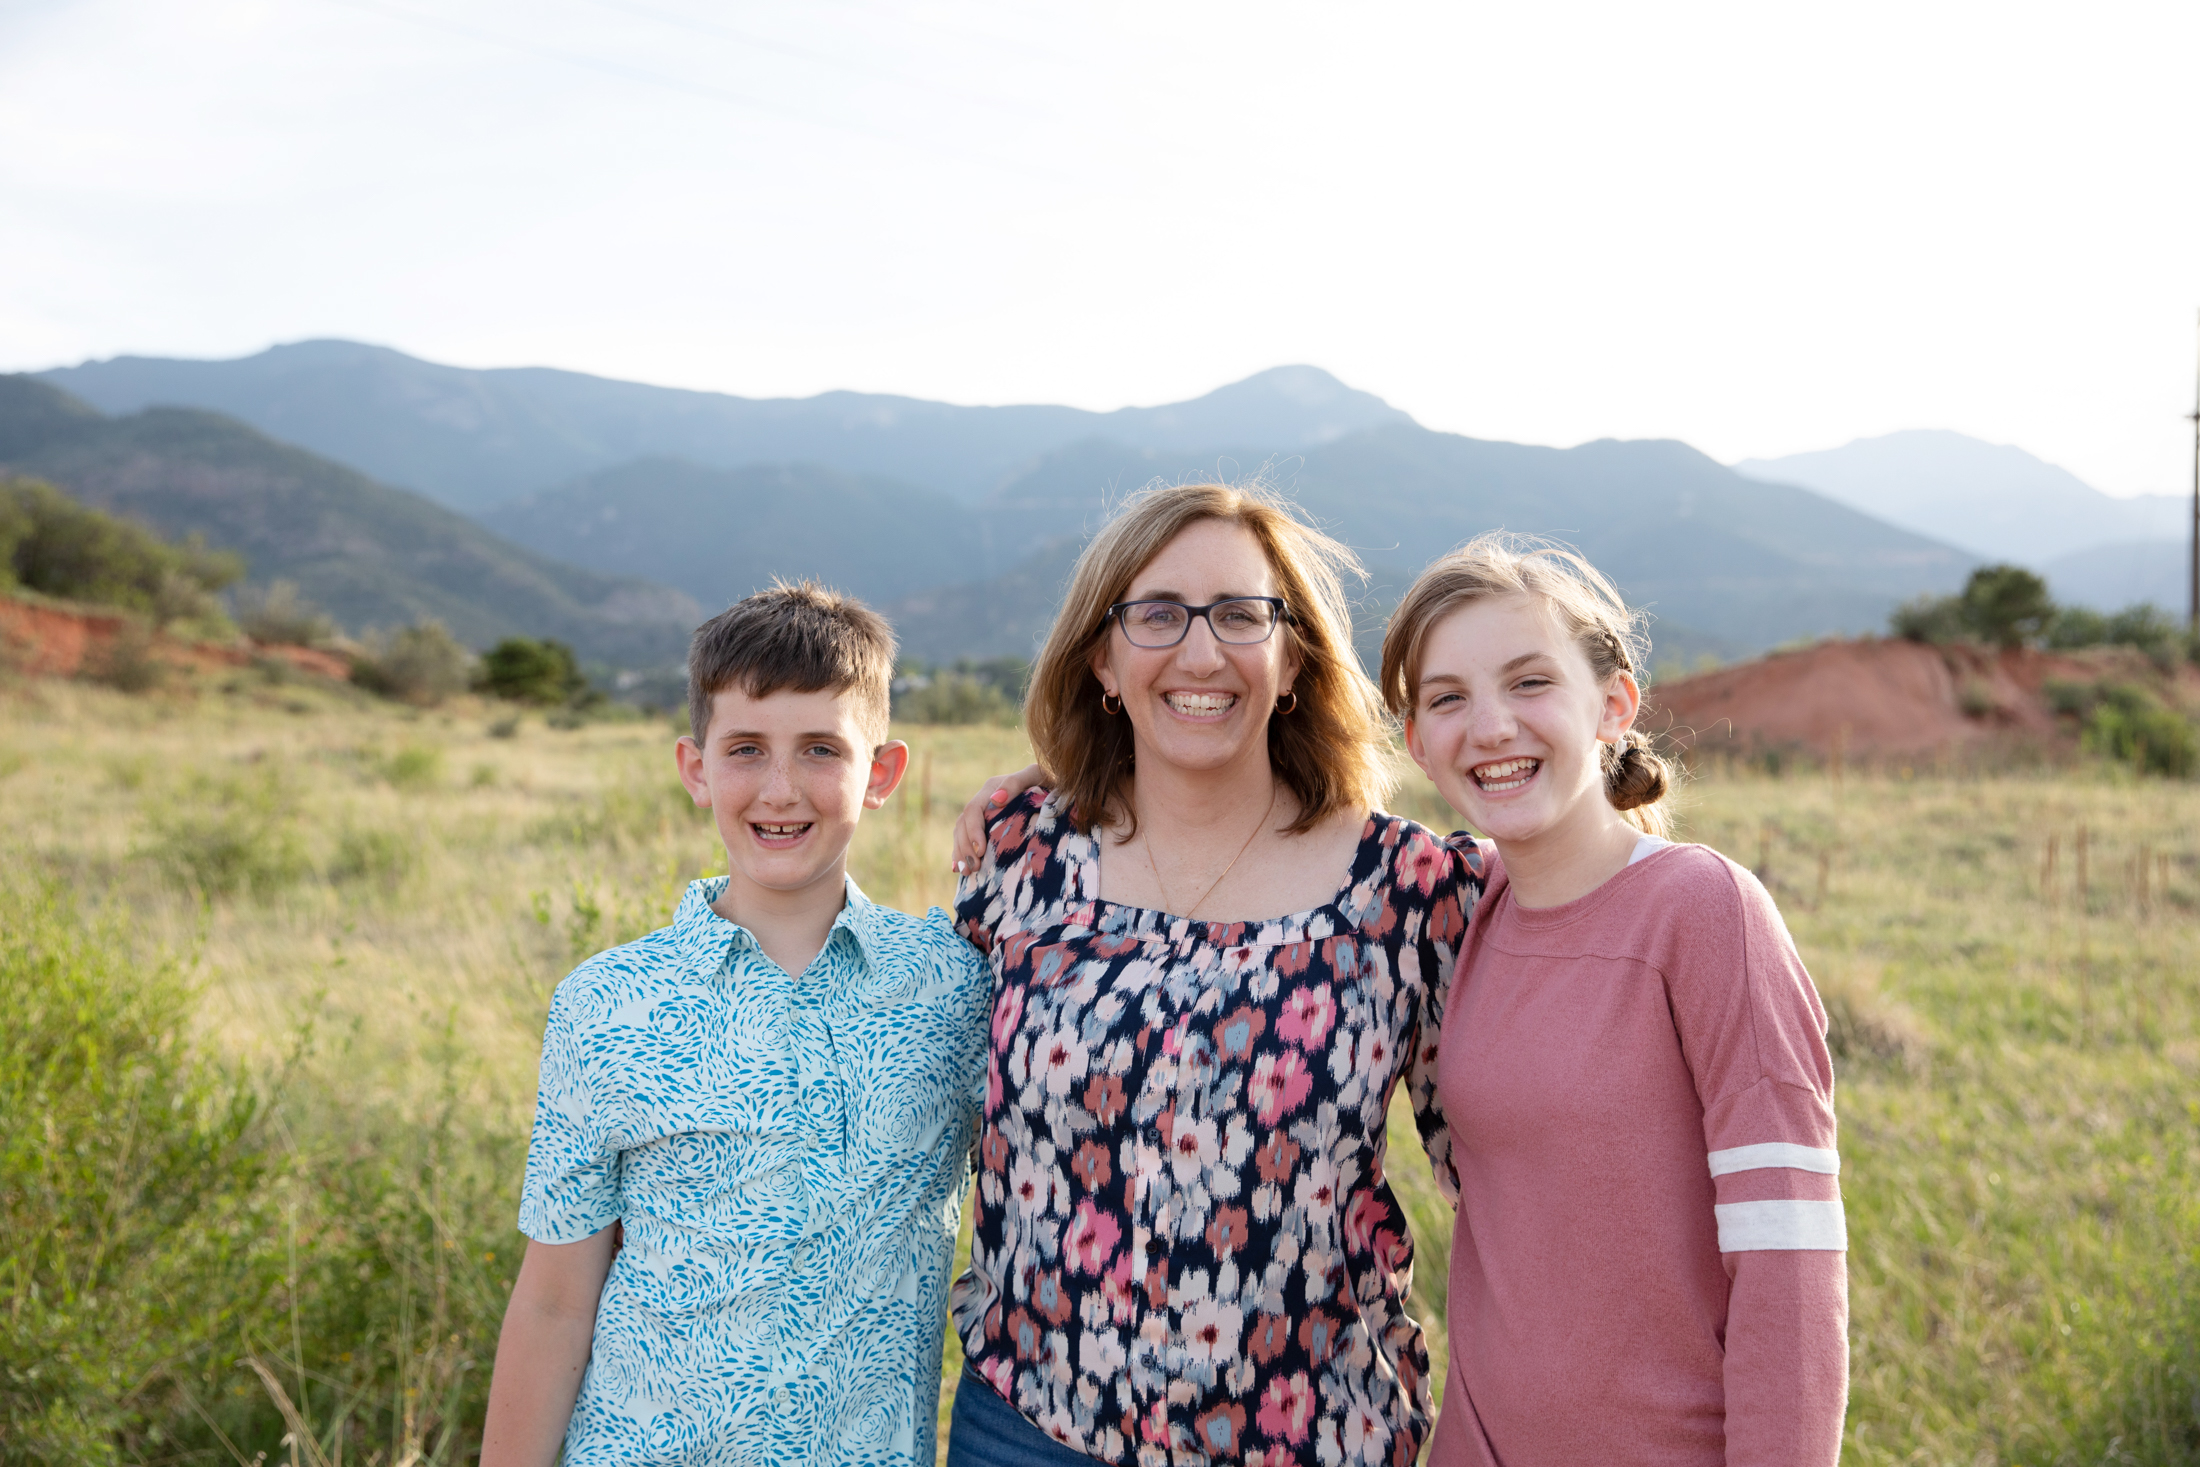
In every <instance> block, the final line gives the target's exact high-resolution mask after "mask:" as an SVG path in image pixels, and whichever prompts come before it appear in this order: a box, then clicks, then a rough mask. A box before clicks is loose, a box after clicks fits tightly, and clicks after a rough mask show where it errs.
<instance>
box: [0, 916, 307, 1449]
mask: <svg viewBox="0 0 2200 1467" xmlns="http://www.w3.org/2000/svg"><path fill="white" fill-rule="evenodd" d="M190 1007H191V993H190V990H189V988H188V987H187V985H186V984H185V983H184V981H183V978H182V975H181V974H180V972H179V971H178V970H177V968H176V967H175V965H174V964H173V963H165V962H157V963H151V964H147V963H143V962H139V961H135V960H133V959H131V958H130V957H128V956H126V955H125V948H124V945H123V943H122V941H121V934H120V933H119V932H118V931H117V930H115V929H114V928H112V927H111V926H109V925H107V924H104V923H99V922H88V921H86V920H85V919H84V917H83V916H82V915H81V914H80V913H78V912H76V911H74V910H73V909H72V908H71V906H70V904H69V902H68V900H67V898H66V897H65V895H64V894H62V893H61V892H60V891H59V890H57V889H56V888H54V887H51V886H34V887H30V888H28V889H26V888H23V887H18V886H13V885H11V886H8V887H6V888H5V889H0V1012H5V1013H6V1015H7V1022H6V1023H4V1024H0V1115H5V1116H7V1117H8V1118H9V1121H8V1124H7V1125H6V1126H5V1127H0V1293H4V1296H5V1303H4V1304H0V1460H4V1461H7V1462H11V1463H12V1462H70V1463H79V1462H84V1463H104V1462H118V1461H140V1460H147V1459H161V1458H167V1459H173V1456H174V1453H175V1449H176V1447H177V1446H178V1445H180V1444H181V1442H180V1439H181V1438H182V1437H185V1436H188V1435H192V1434H194V1433H195V1432H196V1431H197V1429H198V1426H199V1422H198V1419H197V1417H196V1414H195V1412H194V1411H193V1410H192V1409H191V1407H190V1406H189V1405H188V1402H189V1401H190V1400H197V1399H204V1398H208V1397H211V1396H212V1395H213V1393H214V1390H215V1389H218V1387H219V1385H222V1384H226V1383H227V1382H228V1380H229V1379H230V1370H231V1366H232V1364H233V1360H234V1354H235V1350H234V1346H235V1342H236V1339H237V1335H238V1329H239V1326H240V1324H241V1323H242V1321H243V1320H245V1319H246V1318H248V1317H249V1316H251V1315H252V1314H254V1313H255V1312H256V1311H258V1310H260V1309H262V1308H263V1307H264V1306H265V1302H266V1300H267V1299H268V1298H269V1297H270V1295H271V1293H272V1291H273V1289H274V1288H275V1286H276V1283H277V1279H278V1273H277V1267H278V1263H279V1259H280V1254H279V1251H278V1249H277V1246H276V1240H277V1233H278V1231H279V1230H278V1228H277V1225H276V1220H275V1218H274V1216H273V1214H272V1212H271V1210H270V1208H269V1207H268V1206H267V1202H266V1194H265V1190H264V1187H263V1182H264V1180H265V1177H266V1174H267V1166H266V1161H265V1158H264V1154H263V1152H262V1149H261V1147H260V1145H259V1138H258V1128H257V1126H256V1124H255V1119H256V1114H257V1108H256V1105H255V1102H254V1099H253V1096H252V1093H251V1091H250V1090H249V1088H248V1087H247V1086H246V1085H245V1084H244V1083H243V1081H242V1079H241V1078H240V1077H238V1076H236V1075H234V1074H232V1073H231V1072H229V1071H227V1070H225V1069H223V1068H222V1067H220V1066H217V1065H213V1064H209V1063H207V1062H205V1061H203V1060H201V1059H199V1058H197V1057H196V1056H194V1055H193V1054H192V1052H191V1050H190V1048H189V1046H188V1044H187V1043H186V1041H185V1040H184V1038H183V1036H184V1035H185V1034H187V1033H188V1032H189V1029H190V1024H189V1022H188V1021H189V1017H190ZM209 1382H215V1383H217V1384H216V1385H213V1386H210V1385H209Z"/></svg>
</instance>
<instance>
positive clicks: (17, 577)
mask: <svg viewBox="0 0 2200 1467" xmlns="http://www.w3.org/2000/svg"><path fill="white" fill-rule="evenodd" d="M0 505H4V506H5V508H4V509H0V546H4V548H5V549H6V552H7V564H6V574H7V577H8V579H10V580H12V581H13V582H14V583H15V584H17V585H21V586H24V587H27V588H28V589H30V590H33V591H39V592H42V593H44V594H45V595H48V596H60V597H65V598H67V599H68V600H71V601H90V602H96V603H98V604H100V605H104V606H119V607H122V608H124V609H126V610H130V611H141V612H145V613H147V614H149V615H150V616H152V617H153V619H154V621H155V623H156V624H158V625H161V626H166V625H167V624H168V623H169V622H172V621H178V620H207V621H218V620H219V618H220V607H219V605H218V604H217V603H216V602H215V601H214V598H213V593H214V592H216V591H218V590H220V589H221V588H222V587H224V586H227V585H229V584H230V583H232V582H234V581H236V580H237V579H238V578H239V577H241V576H242V575H243V574H244V561H243V560H242V559H241V558H239V557H238V556H236V555H234V554H230V553H227V552H222V551H213V550H209V549H207V547H206V544H205V542H204V541H203V540H201V539H199V537H197V536H196V535H194V536H192V537H191V538H189V539H188V540H186V541H184V542H183V543H182V544H181V545H174V544H170V543H169V542H168V541H165V540H163V539H161V538H160V536H158V535H156V534H154V533H153V532H152V531H151V530H148V529H145V528H144V527H142V526H140V525H134V524H131V523H130V522H129V521H127V520H121V519H117V518H115V517H114V516H113V515H110V514H102V513H101V512H100V511H98V510H96V509H91V508H88V507H87V506H84V505H80V504H78V503H76V502H75V501H74V500H71V499H70V498H69V497H68V496H67V495H65V494H63V493H62V492H61V491H60V490H58V489H56V488H54V487H53V486H52V485H51V484H45V483H41V482H39V481H38V480H36V479H12V480H9V481H7V482H6V483H0Z"/></svg>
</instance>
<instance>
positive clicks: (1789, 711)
mask: <svg viewBox="0 0 2200 1467" xmlns="http://www.w3.org/2000/svg"><path fill="white" fill-rule="evenodd" d="M2103 678H2119V679H2125V680H2128V681H2132V682H2142V683H2146V684H2149V685H2152V686H2156V687H2161V686H2163V685H2164V684H2165V683H2166V682H2167V681H2168V680H2167V679H2165V677H2164V676H2163V674H2162V673H2161V672H2159V671H2158V670H2156V669H2155V667H2154V666H2153V664H2151V663H2149V662H2148V661H2147V660H2146V658H2145V657H2143V656H2141V655H2140V654H2139V653H2137V652H2135V651H2132V650H2130V649H2128V648H2097V649H2088V650H2086V651H2083V652H2041V651H2035V650H2032V649H2030V648H2026V649H2022V650H2018V651H2013V652H1998V651H1991V650H1988V649H1985V648H1979V647H1927V646H1922V645H1920V644H1918V643H1916V642H1904V641H1894V640H1884V639H1879V638H1861V639H1859V640H1856V641H1833V642H1820V643H1818V644H1816V645H1815V646H1811V647H1805V648H1802V649H1800V650H1798V651H1793V652H1775V653H1773V654H1772V655H1771V656H1769V657H1763V658H1759V659H1758V660H1757V661H1755V662H1745V663H1741V664H1739V665H1737V666H1734V667H1722V668H1720V669H1718V670H1717V671H1715V672H1706V673H1699V674H1697V675H1696V676H1694V677H1688V678H1681V679H1678V680H1676V681H1673V682H1662V683H1659V684H1658V685H1657V686H1656V687H1655V688H1653V689H1652V690H1651V692H1650V696H1649V698H1648V699H1647V702H1646V707H1645V711H1644V715H1643V718H1642V722H1641V726H1642V727H1643V728H1645V729H1647V730H1649V731H1651V732H1653V733H1658V734H1661V735H1664V736H1665V737H1667V738H1669V739H1671V740H1672V741H1673V742H1674V743H1676V744H1679V745H1681V746H1682V747H1684V748H1685V747H1696V748H1701V749H1705V750H1721V749H1731V750H1733V751H1735V752H1737V753H1752V752H1757V751H1762V750H1778V749H1787V750H1801V751H1806V752H1808V753H1810V754H1812V755H1814V756H1817V757H1819V758H1824V757H1827V756H1828V755H1830V754H1831V753H1832V751H1833V749H1834V746H1835V742H1836V740H1838V741H1839V742H1840V746H1841V748H1842V750H1843V751H1844V754H1845V756H1848V757H1857V758H1883V757H1898V758H1911V757H1916V756H1919V755H1924V754H1930V753H1933V752H1935V751H1938V750H1942V749H1947V748H1950V747H1951V746H1953V747H1961V746H1965V745H1970V744H1978V743H1990V742H1998V743H2005V744H2021V745H2031V746H2034V747H2037V748H2041V749H2043V750H2044V749H2052V748H2055V747H2059V746H2062V745H2067V744H2069V743H2070V742H2071V741H2072V740H2073V739H2074V737H2075V731H2074V730H2073V729H2072V728H2071V727H2070V726H2069V721H2068V720H2066V719H2058V718H2057V717H2056V715H2055V712H2054V710H2053V709H2052V708H2051V707H2050V706H2049V705H2048V702H2047V698H2046V695H2045V691H2044V690H2045V687H2046V685H2047V684H2048V683H2049V682H2051V681H2057V680H2063V681H2070V682H2084V683H2090V682H2095V681H2098V680H2100V679H2103ZM2177 681H2178V682H2179V683H2180V684H2181V685H2182V688H2183V696H2184V697H2186V698H2187V699H2189V698H2190V697H2191V696H2193V695H2194V694H2195V693H2200V674H2195V673H2194V672H2193V670H2192V669H2190V668H2186V669H2184V670H2183V671H2182V672H2181V673H2180V674H2179V676H2178V679H2177Z"/></svg>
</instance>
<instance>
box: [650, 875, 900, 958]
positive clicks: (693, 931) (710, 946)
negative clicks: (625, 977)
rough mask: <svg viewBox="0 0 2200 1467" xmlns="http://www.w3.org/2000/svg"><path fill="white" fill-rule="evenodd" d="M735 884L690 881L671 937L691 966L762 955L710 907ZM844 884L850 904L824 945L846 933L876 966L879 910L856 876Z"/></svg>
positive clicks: (751, 939) (717, 879) (718, 879)
mask: <svg viewBox="0 0 2200 1467" xmlns="http://www.w3.org/2000/svg"><path fill="white" fill-rule="evenodd" d="M732 880H733V878H732V877H730V876H706V877H704V878H703V879H702V880H700V881H691V882H689V883H688V889H687V893H686V894H685V895H684V896H682V897H681V898H680V905H679V908H678V909H677V910H675V911H674V912H673V914H672V935H673V940H674V941H675V942H676V943H678V944H679V947H680V951H681V953H682V954H683V955H684V956H685V957H687V958H688V960H689V961H690V962H693V963H696V964H699V965H703V966H708V967H716V966H717V964H718V963H719V962H720V961H721V960H722V959H723V958H724V957H725V956H726V953H727V951H728V950H729V949H732V948H746V949H748V950H750V951H755V952H761V951H762V949H761V948H760V947H759V946H758V945H757V941H756V938H755V936H754V934H752V933H751V932H750V931H749V930H748V929H747V928H746V927H743V926H742V925H741V924H740V923H738V922H729V921H727V920H726V919H725V918H724V917H721V916H719V915H718V913H717V911H716V910H715V909H714V908H713V907H712V906H711V903H713V902H715V901H717V900H718V898H719V897H721V896H723V895H724V894H725V890H726V884H727V883H728V882H730V881H732ZM842 880H844V881H845V882H846V883H847V902H846V904H845V905H844V906H842V907H841V909H840V914H839V915H838V916H836V917H834V918H833V927H832V931H831V932H828V933H826V934H825V941H826V943H827V944H828V945H830V944H831V942H832V940H833V933H836V932H840V931H843V930H845V931H846V932H847V933H848V936H849V937H850V939H852V940H853V941H854V943H855V945H856V948H857V950H858V951H860V952H861V953H862V954H863V958H864V961H865V962H867V963H869V962H874V961H876V959H877V957H878V951H877V944H878V941H879V936H880V917H879V912H880V908H879V907H878V906H877V905H876V904H875V903H873V902H872V900H871V899H870V898H869V897H867V896H865V895H864V894H863V888H862V887H860V886H857V885H856V879H855V878H854V877H853V876H845V877H843V878H842ZM796 976H800V975H796Z"/></svg>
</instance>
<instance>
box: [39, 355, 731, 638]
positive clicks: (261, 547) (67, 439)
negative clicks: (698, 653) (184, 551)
mask: <svg viewBox="0 0 2200 1467" xmlns="http://www.w3.org/2000/svg"><path fill="white" fill-rule="evenodd" d="M0 472H7V473H17V474H27V475H31V476H34V477H37V478H41V479H46V480H49V481H51V482H52V483H54V484H56V485H58V486H59V487H61V488H62V489H65V490H66V491H68V492H69V493H70V494H71V495H73V496H75V497H76V498H78V499H80V500H82V501H84V502H86V503H88V504H91V505H93V506H95V507H97V508H100V509H103V510H107V511H108V512H110V513H114V514H121V515H124V516H127V517H128V518H131V519H134V520H137V521H140V522H141V523H144V524H148V525H151V526H152V527H153V528H155V529H157V530H160V531H161V532H163V533H164V534H167V535H170V536H173V537H181V536H184V535H187V534H192V533H197V534H202V535H204V536H205V537H206V539H207V541H208V543H210V544H212V545H214V546H216V547H218V548H221V549H227V550H238V551H242V552H243V553H244V556H245V559H246V565H247V568H248V571H249V573H250V576H251V578H252V580H253V581H255V582H258V583H260V584H263V585H264V584H265V583H267V582H268V581H270V580H274V579H276V578H278V577H280V578H283V579H287V580H293V581H296V582H297V583H298V584H299V586H300V588H301V589H302V590H303V591H304V592H305V594H306V595H307V596H308V597H310V598H311V599H312V600H313V601H315V602H317V603H318V604H320V605H321V606H323V607H325V608H327V609H328V610H329V611H330V612H331V613H333V614H334V615H335V617H336V618H337V620H338V621H339V622H341V623H342V624H344V625H345V626H346V627H348V628H350V629H351V630H353V631H355V632H356V631H360V630H363V629H366V628H369V627H376V626H384V627H387V626H397V625H402V624H406V623H410V622H412V621H415V620H418V619H419V618H421V617H435V618H437V619H439V620H441V621H442V622H443V623H444V625H446V626H448V627H449V628H450V629H451V631H452V633H453V634H454V635H456V636H457V637H458V638H459V639H460V640H461V641H464V642H467V643H469V644H470V645H473V646H476V647H485V646H488V645H489V644H491V643H493V642H495V641H496V640H498V639H499V638H502V637H507V636H517V635H528V636H537V637H544V636H548V637H557V638H560V639H561V640H564V641H566V642H568V643H570V644H572V646H574V647H575V648H576V649H577V650H579V651H580V652H581V654H582V655H583V656H584V657H587V658H589V659H591V660H593V661H598V662H607V663H611V664H613V665H640V666H656V665H661V664H664V663H667V662H676V661H678V660H679V659H680V657H681V656H682V655H683V653H684V652H685V650H686V646H687V635H688V632H689V631H690V630H691V629H692V628H693V627H694V625H695V623H696V621H697V620H698V619H699V617H700V615H701V613H700V611H699V610H698V608H697V607H696V604H695V602H694V601H693V600H692V599H690V598H689V597H687V596H684V595H682V594H681V593H680V592H678V591H674V590H671V589H669V588H667V587H665V586H662V585H658V584H655V583H653V582H650V581H646V580H639V579H635V578H632V577H622V576H607V575H601V574H598V573H596V572H594V571H589V570H585V569H582V568H581V567H578V566H573V565H562V564H558V563H555V562H553V561H550V560H547V559H545V558H544V557H542V556H539V555H536V554H535V553H533V552H532V551H529V550H525V549H523V548H521V547H520V546H517V545H514V544H511V543H510V542H509V541H506V540H504V539H502V538H501V537H499V536H498V535H496V534H494V533H492V532H491V531H489V530H487V529H485V528H483V527H482V526H480V525H478V524H476V523H474V522H473V521H472V520H469V519H467V518H465V517H464V516H462V515H457V514H454V513H452V512H451V511H450V510H447V509H445V508H443V507H442V506H441V505H437V504H432V503H430V502H429V501H428V500H426V499H423V498H421V497H420V496H419V495H417V494H412V493H408V492H407V491H405V490H402V489H392V488H390V487H389V486H387V485H384V484H377V483H375V482H374V481H373V480H372V479H369V478H367V477H366V476H365V475H364V474H361V473H359V472H358V471H356V470H354V469H350V468H346V467H344V466H343V465H342V464H336V463H331V462H329V461H328V460H327V459H324V458H321V457H319V456H318V455H315V454H311V453H308V452H306V451H305V450H304V449H301V448H296V447H293V446H291V445H290V444H287V443H278V442H276V441H275V440H274V439H272V438H269V437H267V436H266V435H264V434H262V433H260V432H258V431H256V430H254V429H252V428H249V427H247V426H245V425H244V424H242V423H239V422H237V421H236V420H234V419H232V418H226V417H223V416H221V415H219V414H217V413H208V412H200V411H197V410H195V409H189V408H148V409H145V410H144V411H142V412H136V413H129V414H126V415H123V416H120V417H109V416H107V415H105V414H103V413H101V412H100V411H99V410H98V409H96V408H93V407H91V406H90V405H88V404H86V403H84V402H81V401H79V400H78V399H76V398H73V397H71V396H69V395H68V394H67V393H64V392H62V391H60V390H59V389H57V388H54V387H52V386H49V385H48V384H46V383H44V382H40V381H37V380H36V379H34V378H29V377H9V376H0Z"/></svg>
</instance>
